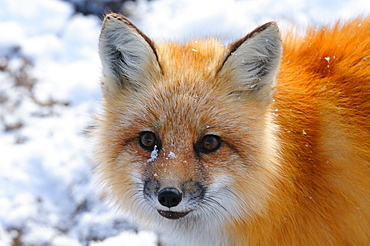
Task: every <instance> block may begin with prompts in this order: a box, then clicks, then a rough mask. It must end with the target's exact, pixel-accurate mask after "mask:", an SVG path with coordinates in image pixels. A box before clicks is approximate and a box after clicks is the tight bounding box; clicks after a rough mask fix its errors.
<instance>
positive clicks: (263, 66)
mask: <svg viewBox="0 0 370 246" xmlns="http://www.w3.org/2000/svg"><path fill="white" fill-rule="evenodd" d="M229 49H230V52H229V54H228V55H227V56H226V58H225V60H224V62H223V64H222V66H221V69H220V70H219V73H218V74H219V76H220V77H222V78H223V79H222V81H228V83H230V85H229V86H230V89H231V91H230V94H234V95H237V96H238V97H240V96H243V95H246V96H247V97H248V98H251V99H253V100H256V101H258V102H260V103H263V102H270V100H271V99H272V96H273V93H274V87H275V85H276V82H275V77H276V73H277V70H278V68H279V65H280V60H281V56H282V43H281V39H280V34H279V29H278V27H277V25H276V24H275V23H274V22H269V23H266V24H264V25H262V26H260V27H258V28H256V29H255V30H254V31H252V32H251V33H250V34H248V35H247V36H246V37H244V38H243V39H241V40H239V41H237V42H235V43H234V44H232V45H230V46H229Z"/></svg>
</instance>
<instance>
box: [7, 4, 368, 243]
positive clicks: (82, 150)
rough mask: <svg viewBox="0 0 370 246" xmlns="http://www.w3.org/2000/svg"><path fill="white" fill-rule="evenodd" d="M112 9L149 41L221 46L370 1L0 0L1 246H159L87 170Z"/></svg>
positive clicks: (327, 19) (350, 13) (334, 16)
mask: <svg viewBox="0 0 370 246" xmlns="http://www.w3.org/2000/svg"><path fill="white" fill-rule="evenodd" d="M112 11H113V12H120V13H123V14H124V15H126V16H128V17H129V18H130V19H131V20H132V21H133V22H134V23H135V24H136V25H137V26H138V27H139V28H140V29H141V30H142V31H143V32H144V33H145V34H147V35H148V36H149V37H150V38H152V39H153V40H163V39H170V40H174V41H179V42H183V41H184V40H189V39H191V38H192V37H206V36H209V35H214V36H217V37H219V38H220V39H221V40H222V41H223V42H225V43H226V44H227V43H230V42H232V41H233V40H236V39H238V38H241V37H242V36H244V35H245V34H246V33H248V32H249V31H251V30H252V29H254V28H255V27H256V26H257V25H260V24H262V23H264V22H267V21H271V20H273V21H277V22H278V24H279V26H280V27H281V28H282V29H283V31H284V30H286V29H287V28H288V27H289V26H296V28H295V29H294V30H295V31H297V32H299V31H300V30H304V28H306V27H307V26H308V25H320V24H325V23H329V24H330V23H334V22H335V21H336V20H338V19H342V20H348V19H350V18H353V17H356V16H366V15H369V14H370V2H369V1H368V0H327V1H322V0H280V1H276V0H222V1H212V0H152V1H148V0H137V1H123V0H91V1H88V0H64V1H62V0H31V1H30V0H0V245H1V246H2V245H6V246H21V245H100V246H102V245H110V246H112V245H144V246H146V245H148V246H153V245H157V240H156V236H155V235H154V234H153V233H151V232H146V231H142V230H140V228H138V227H137V226H136V225H135V224H134V223H131V222H128V221H127V220H126V219H125V218H126V217H125V216H124V215H122V214H119V213H117V212H116V211H115V210H114V209H112V208H110V207H109V206H108V205H107V204H106V203H105V202H103V201H101V200H100V199H99V195H98V194H97V192H96V190H97V189H96V186H95V185H94V182H93V180H92V178H91V173H92V172H93V164H92V160H91V159H92V154H91V143H90V142H91V141H90V139H89V138H88V136H87V134H86V131H87V129H88V128H89V126H90V125H91V122H92V118H93V115H94V113H97V112H98V111H99V107H100V106H99V101H100V98H101V94H100V88H99V78H100V62H99V57H98V48H97V44H98V36H99V29H100V25H101V20H102V18H103V16H104V14H105V13H109V12H112ZM298 27H299V28H298ZM369 33H370V30H369ZM302 59H304V58H302Z"/></svg>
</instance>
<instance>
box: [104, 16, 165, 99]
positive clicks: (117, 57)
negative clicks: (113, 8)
mask: <svg viewBox="0 0 370 246" xmlns="http://www.w3.org/2000/svg"><path fill="white" fill-rule="evenodd" d="M99 52H100V59H101V62H102V67H103V92H104V93H105V92H107V91H112V90H117V89H120V88H125V89H134V90H139V89H140V87H142V86H145V83H148V82H149V81H151V79H152V78H154V76H155V75H156V74H157V73H159V72H160V65H159V62H158V57H157V53H156V50H155V48H154V44H153V42H152V41H151V40H150V39H149V38H148V37H146V36H145V35H144V34H143V33H141V32H140V30H139V29H137V28H136V27H135V26H134V25H133V24H132V23H131V22H130V21H129V20H127V19H126V18H125V17H124V16H121V15H118V14H109V15H107V16H106V17H105V19H104V22H103V26H102V29H101V34H100V39H99Z"/></svg>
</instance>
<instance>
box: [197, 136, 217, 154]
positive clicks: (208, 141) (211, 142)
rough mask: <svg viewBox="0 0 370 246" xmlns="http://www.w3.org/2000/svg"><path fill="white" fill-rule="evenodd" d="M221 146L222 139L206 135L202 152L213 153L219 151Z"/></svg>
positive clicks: (202, 143) (202, 144)
mask: <svg viewBox="0 0 370 246" xmlns="http://www.w3.org/2000/svg"><path fill="white" fill-rule="evenodd" d="M220 146H221V139H220V137H218V136H215V135H206V136H204V137H203V139H202V140H201V142H200V146H199V147H200V148H199V150H200V152H202V153H211V152H215V151H216V150H218V149H219V148H220Z"/></svg>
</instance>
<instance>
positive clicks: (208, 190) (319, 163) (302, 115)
mask: <svg viewBox="0 0 370 246" xmlns="http://www.w3.org/2000/svg"><path fill="white" fill-rule="evenodd" d="M369 31H370V19H356V20H353V21H352V22H349V23H337V24H336V25H333V26H331V27H324V28H312V29H308V30H307V33H306V34H305V35H304V36H294V35H293V34H288V35H287V36H285V37H283V38H281V37H280V34H279V30H278V28H277V26H276V24H275V23H267V24H265V25H263V26H260V27H258V28H257V29H255V30H254V31H253V32H251V33H250V34H248V35H247V36H246V37H244V38H242V39H241V40H239V41H237V42H235V43H233V44H231V45H222V43H221V42H219V41H218V40H216V39H212V38H210V39H207V40H193V41H190V42H188V43H186V44H177V43H154V42H153V41H151V40H150V39H149V38H148V37H146V36H145V35H144V34H143V33H141V32H140V31H139V30H138V29H137V28H136V27H135V26H134V25H133V24H132V23H131V22H129V21H128V20H127V19H126V18H124V17H123V16H120V15H117V14H110V15H108V16H107V17H106V18H105V21H104V23H103V27H102V31H101V36H100V43H99V48H100V56H101V60H102V68H103V76H102V90H103V96H104V100H103V111H102V113H101V114H100V115H99V116H98V117H97V118H98V119H97V127H96V129H95V130H94V134H95V136H96V137H97V145H96V146H97V148H96V158H97V161H98V163H99V164H98V166H97V168H96V172H97V174H98V176H99V179H100V180H101V182H102V183H103V184H104V187H105V189H106V192H107V196H108V197H109V198H110V199H111V200H112V201H113V202H114V203H115V204H116V205H117V206H118V207H119V208H121V209H122V210H123V211H126V212H127V213H128V214H130V215H131V216H132V217H133V218H134V219H135V221H136V222H137V223H139V224H141V225H142V226H146V227H147V228H149V229H152V230H155V231H156V232H157V233H158V235H159V238H160V240H161V242H162V244H163V245H370V125H369V122H370V35H369Z"/></svg>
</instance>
